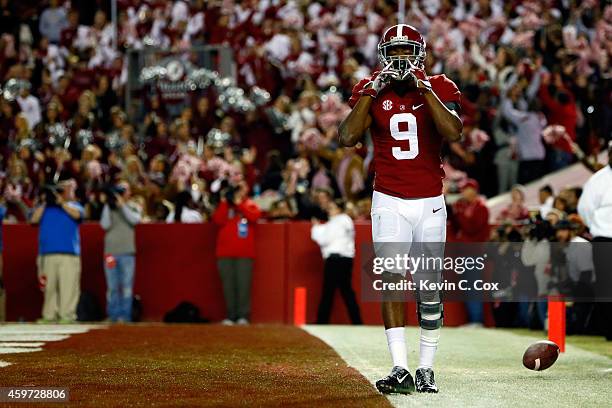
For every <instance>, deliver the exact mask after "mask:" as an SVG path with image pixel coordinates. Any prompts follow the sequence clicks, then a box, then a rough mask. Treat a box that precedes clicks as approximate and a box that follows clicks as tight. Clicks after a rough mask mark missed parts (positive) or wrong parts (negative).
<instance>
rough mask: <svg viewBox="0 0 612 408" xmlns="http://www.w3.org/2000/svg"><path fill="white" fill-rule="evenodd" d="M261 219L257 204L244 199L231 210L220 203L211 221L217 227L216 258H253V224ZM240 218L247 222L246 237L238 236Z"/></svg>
mask: <svg viewBox="0 0 612 408" xmlns="http://www.w3.org/2000/svg"><path fill="white" fill-rule="evenodd" d="M259 217H261V210H260V209H259V207H258V206H257V204H256V203H255V202H254V201H253V200H251V199H249V198H246V199H244V200H243V201H242V202H241V203H240V204H238V205H237V206H236V207H235V208H234V209H233V210H231V209H230V206H229V204H228V203H227V202H226V201H222V202H220V203H219V205H218V206H217V209H216V210H215V212H214V213H213V215H212V220H213V222H214V223H215V224H217V225H218V226H219V233H218V235H217V248H216V251H215V254H216V255H217V258H255V237H254V226H255V225H254V224H255V223H256V222H257V220H258V219H259ZM242 218H246V220H247V221H248V223H249V224H248V233H247V236H246V237H244V238H243V237H240V236H239V235H238V223H240V220H241V219H242Z"/></svg>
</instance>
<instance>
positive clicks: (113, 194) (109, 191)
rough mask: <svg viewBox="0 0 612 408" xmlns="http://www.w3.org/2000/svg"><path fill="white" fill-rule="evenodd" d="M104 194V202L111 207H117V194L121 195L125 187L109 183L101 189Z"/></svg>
mask: <svg viewBox="0 0 612 408" xmlns="http://www.w3.org/2000/svg"><path fill="white" fill-rule="evenodd" d="M103 192H104V194H106V202H107V204H108V206H109V207H110V208H111V209H113V210H114V209H116V208H117V195H122V194H123V193H125V187H123V186H116V185H109V186H106V187H105V188H104V190H103Z"/></svg>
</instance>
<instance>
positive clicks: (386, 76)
mask: <svg viewBox="0 0 612 408" xmlns="http://www.w3.org/2000/svg"><path fill="white" fill-rule="evenodd" d="M392 66H393V64H392V63H389V65H387V66H386V67H385V68H383V70H382V71H380V72H379V73H378V75H376V78H374V80H373V81H370V82H368V83H366V84H365V85H364V87H363V89H362V90H361V91H360V92H359V93H360V94H361V95H367V96H371V97H372V98H376V97H377V96H378V93H379V92H380V91H382V90H383V89H384V88H385V86H387V84H388V83H389V81H391V80H393V79H399V78H400V75H399V72H398V71H397V70H395V69H393V68H392Z"/></svg>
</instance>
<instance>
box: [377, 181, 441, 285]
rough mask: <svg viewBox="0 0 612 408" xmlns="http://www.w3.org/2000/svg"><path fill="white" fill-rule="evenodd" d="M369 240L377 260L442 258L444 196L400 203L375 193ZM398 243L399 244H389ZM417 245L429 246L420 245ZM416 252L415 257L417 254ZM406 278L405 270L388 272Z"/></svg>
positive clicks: (385, 195) (396, 198)
mask: <svg viewBox="0 0 612 408" xmlns="http://www.w3.org/2000/svg"><path fill="white" fill-rule="evenodd" d="M372 240H373V241H374V251H375V254H376V256H377V257H395V256H396V255H397V254H398V253H409V254H410V256H419V255H421V252H422V251H424V250H425V251H426V252H428V255H430V256H444V242H446V203H445V201H444V196H443V195H439V196H437V197H428V198H417V199H412V200H410V199H403V198H398V197H393V196H390V195H388V194H384V193H381V192H378V191H374V194H373V196H372ZM389 243H398V244H389ZM420 243H431V244H429V245H419V244H420ZM416 252H418V253H416ZM389 272H392V273H401V274H402V275H405V273H406V271H405V270H389Z"/></svg>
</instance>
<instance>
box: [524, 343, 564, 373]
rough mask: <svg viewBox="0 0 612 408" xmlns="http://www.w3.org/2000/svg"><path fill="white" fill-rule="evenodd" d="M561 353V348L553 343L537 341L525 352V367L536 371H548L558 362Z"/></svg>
mask: <svg viewBox="0 0 612 408" xmlns="http://www.w3.org/2000/svg"><path fill="white" fill-rule="evenodd" d="M559 352H560V350H559V346H557V345H556V344H555V343H554V342H552V341H548V340H541V341H536V342H535V343H533V344H532V345H530V346H529V347H527V350H525V354H523V365H524V366H525V367H527V368H528V369H530V370H534V371H542V370H546V369H547V368H548V367H550V366H551V365H553V364H554V363H555V361H557V357H559Z"/></svg>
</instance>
